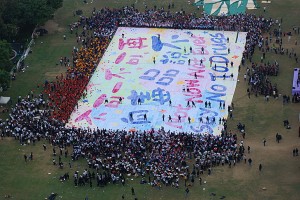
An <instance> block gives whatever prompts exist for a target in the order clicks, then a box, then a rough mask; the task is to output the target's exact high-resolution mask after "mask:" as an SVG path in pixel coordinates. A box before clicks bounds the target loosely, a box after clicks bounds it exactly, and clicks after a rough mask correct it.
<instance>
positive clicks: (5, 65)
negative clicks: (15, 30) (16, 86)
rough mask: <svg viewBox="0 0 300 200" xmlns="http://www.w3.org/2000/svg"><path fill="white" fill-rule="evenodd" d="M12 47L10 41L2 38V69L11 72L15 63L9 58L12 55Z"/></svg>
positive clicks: (0, 58) (0, 52)
mask: <svg viewBox="0 0 300 200" xmlns="http://www.w3.org/2000/svg"><path fill="white" fill-rule="evenodd" d="M11 53H12V49H11V46H10V44H9V43H7V42H6V41H5V40H0V70H4V71H7V72H10V71H11V69H12V67H13V64H12V62H11V61H10V60H9V59H10V57H11Z"/></svg>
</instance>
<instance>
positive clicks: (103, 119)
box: [94, 113, 107, 121]
mask: <svg viewBox="0 0 300 200" xmlns="http://www.w3.org/2000/svg"><path fill="white" fill-rule="evenodd" d="M105 115H107V113H100V115H99V117H94V119H98V120H101V121H105V120H106V119H105V118H101V117H102V116H105Z"/></svg>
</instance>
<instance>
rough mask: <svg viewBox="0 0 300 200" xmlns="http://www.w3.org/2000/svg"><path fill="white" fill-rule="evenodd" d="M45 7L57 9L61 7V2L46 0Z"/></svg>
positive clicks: (59, 0) (60, 0) (58, 0)
mask: <svg viewBox="0 0 300 200" xmlns="http://www.w3.org/2000/svg"><path fill="white" fill-rule="evenodd" d="M47 5H48V6H50V7H51V8H54V9H58V8H60V7H62V5H63V0H47Z"/></svg>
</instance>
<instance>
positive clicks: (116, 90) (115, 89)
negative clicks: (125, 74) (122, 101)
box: [112, 82, 123, 93]
mask: <svg viewBox="0 0 300 200" xmlns="http://www.w3.org/2000/svg"><path fill="white" fill-rule="evenodd" d="M122 85H123V82H118V83H116V85H115V86H114V88H113V89H112V93H117V92H118V91H119V90H120V89H121V87H122Z"/></svg>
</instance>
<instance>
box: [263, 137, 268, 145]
mask: <svg viewBox="0 0 300 200" xmlns="http://www.w3.org/2000/svg"><path fill="white" fill-rule="evenodd" d="M266 142H267V140H266V138H264V139H263V143H264V146H266Z"/></svg>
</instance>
